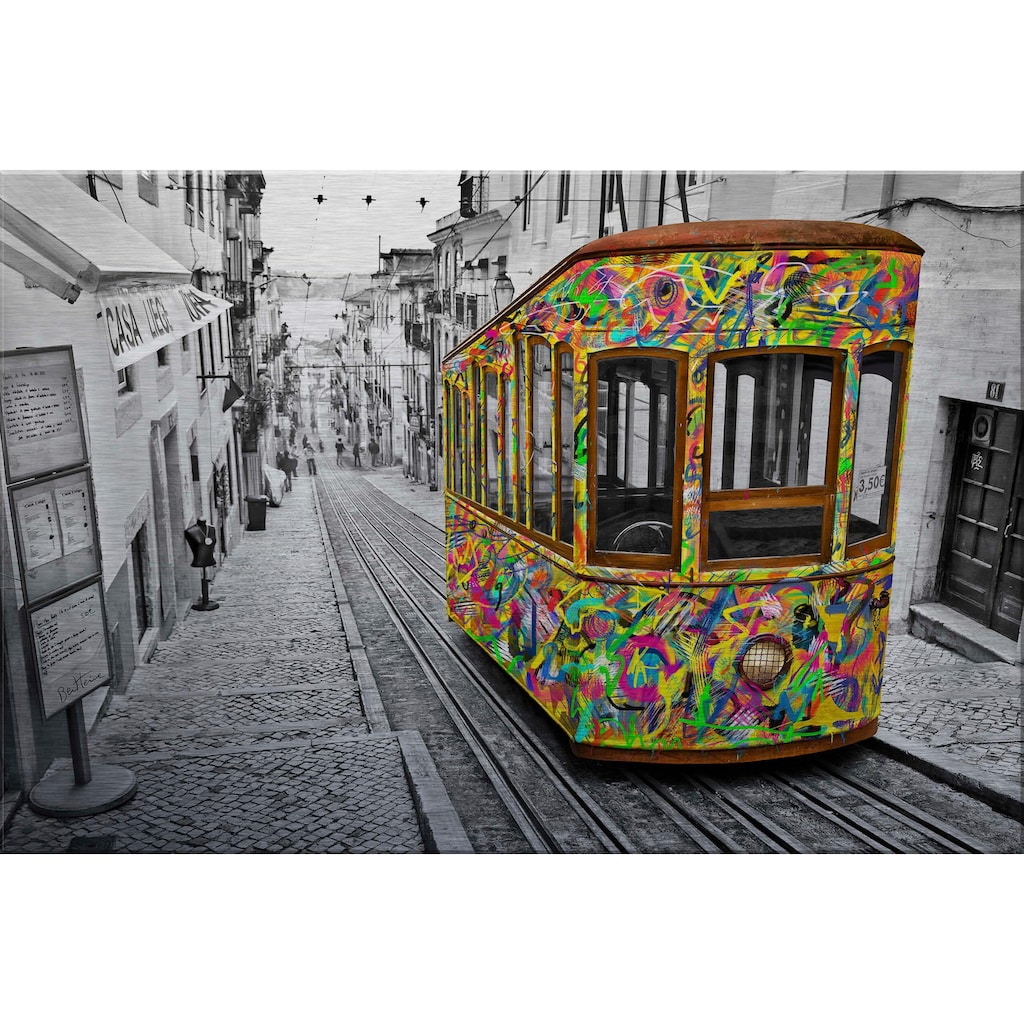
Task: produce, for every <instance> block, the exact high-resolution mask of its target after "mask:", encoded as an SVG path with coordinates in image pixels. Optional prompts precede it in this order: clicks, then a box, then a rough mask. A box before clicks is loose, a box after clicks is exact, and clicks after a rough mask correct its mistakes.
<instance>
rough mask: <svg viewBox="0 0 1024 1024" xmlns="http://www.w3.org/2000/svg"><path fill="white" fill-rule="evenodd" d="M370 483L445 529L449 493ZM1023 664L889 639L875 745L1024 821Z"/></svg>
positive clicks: (383, 472)
mask: <svg viewBox="0 0 1024 1024" xmlns="http://www.w3.org/2000/svg"><path fill="white" fill-rule="evenodd" d="M367 479H369V481H370V482H371V483H372V484H374V485H375V486H376V487H377V488H379V489H380V490H382V491H383V492H384V493H385V494H387V495H389V496H390V497H391V498H392V499H393V500H394V501H396V502H398V503H399V504H401V505H404V506H405V507H407V508H409V509H411V510H412V511H414V512H416V513H418V514H419V515H421V516H423V517H424V518H425V519H428V520H430V521H431V522H433V523H436V524H437V525H440V526H443V525H444V495H443V493H442V492H439V491H431V490H430V489H429V488H428V487H427V486H426V485H425V484H418V483H415V482H414V481H412V480H407V479H406V478H404V477H403V476H402V472H401V470H400V469H378V470H377V471H376V472H373V473H369V474H367ZM1021 729H1022V724H1021V666H1020V665H1010V664H1007V663H1006V662H1001V661H995V662H984V663H978V662H973V661H970V660H969V659H968V658H966V657H964V656H963V655H960V654H957V653H956V652H955V651H951V650H948V649H947V648H945V647H942V646H940V645H939V644H937V643H929V642H927V641H925V640H922V639H920V638H918V637H916V636H911V635H909V634H903V635H891V636H890V637H889V642H888V648H887V651H886V664H885V677H884V682H883V684H882V713H881V717H880V719H879V728H878V733H877V736H876V742H877V743H878V744H881V745H884V746H885V747H886V749H887V750H888V751H889V752H890V753H892V754H893V755H894V756H896V757H898V758H899V759H900V760H903V761H906V762H908V763H911V764H913V765H914V766H915V767H918V768H919V769H921V770H922V771H924V772H925V773H926V774H928V775H930V776H932V777H933V778H938V779H941V780H942V781H944V782H948V783H950V784H951V785H956V786H958V787H959V788H961V789H966V790H967V791H968V792H971V793H972V794H974V795H975V796H978V797H979V798H981V799H984V800H986V801H987V802H988V803H990V804H991V805H993V806H996V807H998V808H999V809H1000V810H1003V811H1004V812H1006V813H1008V814H1013V815H1016V816H1018V817H1021V816H1022V815H1024V803H1022V793H1021V758H1022V750H1024V743H1022V739H1024V737H1022V732H1021Z"/></svg>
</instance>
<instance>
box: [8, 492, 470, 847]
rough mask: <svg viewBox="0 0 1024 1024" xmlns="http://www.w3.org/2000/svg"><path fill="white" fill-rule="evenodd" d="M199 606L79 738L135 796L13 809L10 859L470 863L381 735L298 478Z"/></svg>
mask: <svg viewBox="0 0 1024 1024" xmlns="http://www.w3.org/2000/svg"><path fill="white" fill-rule="evenodd" d="M196 591H197V595H196V596H197V597H198V591H199V574H198V572H197V575H196ZM210 597H211V600H213V601H216V602H218V603H219V608H217V609H215V610H212V611H205V612H201V611H195V610H192V611H190V612H189V614H188V615H187V616H186V618H185V620H184V621H183V622H180V623H179V624H178V626H177V627H176V628H175V630H174V632H173V633H172V635H171V638H170V639H169V640H167V641H164V642H163V643H161V644H160V645H159V646H158V648H157V651H156V653H155V655H154V657H153V659H152V661H151V662H150V663H149V664H147V665H142V666H139V668H137V669H136V671H135V673H134V674H133V676H132V679H131V682H130V684H129V686H128V688H127V692H126V693H125V694H123V695H119V696H115V697H114V698H113V699H112V701H111V703H110V706H109V707H108V709H107V712H106V714H105V715H104V716H103V718H102V719H101V720H100V721H99V723H98V724H97V726H96V728H95V729H94V731H93V733H92V735H91V736H90V737H89V753H90V761H91V763H93V764H118V765H122V766H124V767H126V768H129V769H131V770H132V771H133V772H134V773H135V775H136V778H137V782H138V792H137V794H136V796H135V797H134V798H133V799H132V800H130V801H129V802H128V803H126V804H124V805H123V806H122V807H119V808H117V809H115V810H112V811H107V812H105V813H103V814H98V815H93V816H90V817H84V818H77V819H75V818H72V819H55V818H45V817H41V816H38V815H36V814H35V813H34V812H33V811H32V810H31V809H30V808H29V807H28V806H26V805H22V807H20V808H19V809H18V811H17V813H16V814H15V816H14V818H13V820H12V821H11V823H10V825H9V827H8V828H7V829H6V830H5V836H4V841H3V851H4V852H7V853H21V852H24V853H32V852H38V853H44V852H45V853H50V852H65V851H67V850H69V848H72V844H73V846H74V848H75V849H82V848H86V849H94V850H103V851H108V850H109V851H111V852H118V853H120V852H131V853H180V852H204V851H209V852H217V853H235V852H308V853H317V852H323V853H424V852H439V853H446V852H462V853H471V852H472V848H471V847H470V844H469V841H468V839H467V837H466V835H465V832H464V831H463V829H462V826H461V823H460V822H459V821H458V818H457V816H456V814H455V811H454V808H453V807H452V805H451V803H450V801H449V799H448V795H447V793H446V791H445V789H444V787H443V785H442V783H441V781H440V778H439V777H438V775H437V772H436V769H435V767H434V764H433V762H432V760H431V758H430V756H429V754H428V752H427V750H426V747H425V746H424V744H423V740H422V738H421V737H420V735H419V734H418V733H415V732H391V731H390V729H389V726H388V724H387V719H386V717H385V714H384V709H383V706H382V704H381V701H380V696H379V694H378V693H377V691H376V684H375V681H374V679H373V674H372V671H371V670H370V667H369V665H368V663H367V662H366V659H365V655H363V650H362V641H361V639H360V637H359V634H358V629H357V627H356V624H355V620H354V618H353V616H352V614H351V609H350V607H349V604H348V598H347V596H346V594H345V591H344V587H343V585H342V582H341V577H340V574H339V573H338V568H337V565H336V563H335V562H334V556H333V552H332V551H331V549H330V546H329V545H328V544H327V543H326V537H325V534H324V533H323V532H322V529H321V521H320V517H319V513H318V509H317V498H316V494H315V491H314V489H313V487H312V480H311V479H310V478H309V477H307V476H305V475H303V476H300V477H299V479H298V480H297V481H296V482H295V486H294V490H293V491H292V492H291V493H289V494H286V495H285V498H284V502H283V504H282V506H281V507H280V508H268V509H267V528H266V530H265V531H262V532H258V531H254V532H247V533H246V534H245V535H244V536H243V538H242V540H241V541H240V543H239V544H238V545H237V546H236V548H235V550H234V551H233V552H232V553H231V555H230V557H229V558H228V559H227V560H226V561H225V563H224V565H223V567H222V568H221V569H220V570H219V571H218V572H217V576H216V578H215V580H214V582H213V584H212V586H211V590H210ZM69 767H70V761H58V762H56V763H55V764H54V765H52V766H51V768H50V771H54V770H57V769H60V768H64V769H67V768H69Z"/></svg>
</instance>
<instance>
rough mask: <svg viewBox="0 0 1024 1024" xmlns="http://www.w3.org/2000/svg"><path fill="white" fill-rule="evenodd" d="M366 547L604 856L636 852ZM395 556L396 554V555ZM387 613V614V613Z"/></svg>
mask: <svg viewBox="0 0 1024 1024" xmlns="http://www.w3.org/2000/svg"><path fill="white" fill-rule="evenodd" d="M335 486H337V485H335ZM324 489H325V490H329V489H330V487H329V485H328V484H327V483H326V481H325V482H324ZM339 490H340V488H339ZM348 496H349V497H350V498H351V492H349V495H348ZM330 497H331V504H332V507H333V508H334V510H335V514H336V515H337V516H338V518H339V522H340V521H341V519H342V513H341V506H340V505H339V504H338V502H337V501H336V500H335V498H334V496H333V494H332V495H330ZM352 507H353V510H355V509H358V511H360V512H361V513H362V514H363V515H364V516H365V517H366V519H367V520H368V523H370V524H371V525H372V516H371V515H367V512H366V509H367V508H371V509H375V508H376V506H374V505H371V504H369V503H365V502H360V503H359V504H356V503H355V502H353V503H352ZM350 518H351V515H350ZM343 525H344V524H343ZM353 528H354V529H356V530H357V531H358V533H359V535H360V536H361V537H362V539H363V540H364V541H366V542H368V541H370V539H371V538H370V537H368V536H367V534H366V533H365V531H364V530H362V529H361V528H359V527H358V525H357V524H355V522H354V519H353ZM345 529H346V534H348V535H349V537H350V539H351V531H350V530H349V529H348V528H347V527H346V528H345ZM378 532H379V531H378ZM368 547H369V548H370V549H371V550H374V553H375V555H376V558H377V560H378V562H379V563H380V565H381V567H382V568H383V569H384V570H386V572H387V573H388V574H389V575H390V576H391V578H392V580H393V582H394V585H395V586H396V587H397V588H398V590H399V591H400V592H401V593H402V595H403V596H404V597H405V599H406V600H407V601H408V603H409V606H410V607H411V608H412V610H413V611H414V612H415V614H416V615H417V616H418V618H419V619H420V621H421V622H422V623H424V624H425V625H426V626H427V627H428V629H429V630H430V631H431V632H432V633H433V634H434V638H435V641H436V642H438V643H439V644H440V645H441V646H442V648H444V649H445V650H446V651H447V653H448V655H449V657H451V658H452V659H453V660H454V661H455V662H456V663H457V665H458V667H459V669H460V670H461V671H462V673H463V675H464V677H465V678H466V680H467V681H468V682H469V683H470V684H471V685H472V686H473V687H474V688H475V689H476V691H477V692H478V694H480V696H482V697H483V698H484V699H485V701H486V702H487V703H488V705H489V707H490V708H491V710H492V712H494V713H496V714H497V715H498V717H499V720H500V721H502V723H503V724H504V725H505V727H506V728H508V729H510V730H511V731H512V732H513V734H514V735H515V736H516V738H517V740H518V741H519V743H520V745H521V747H522V748H523V750H524V751H525V752H526V753H527V754H528V755H529V756H530V758H531V759H532V760H533V761H534V763H535V764H537V766H538V767H539V768H540V769H541V770H542V771H543V772H544V773H545V775H546V777H547V778H548V780H549V781H550V782H551V783H552V785H553V786H554V787H555V788H556V790H557V791H558V792H559V794H560V795H561V796H562V798H563V799H564V800H565V801H566V803H567V804H568V805H569V807H571V808H572V810H573V811H574V812H575V813H576V815H577V816H578V817H579V818H580V820H581V821H582V822H583V823H584V824H585V825H587V827H588V828H590V830H591V831H592V832H593V833H594V834H595V835H596V836H597V838H598V839H599V841H600V842H601V844H602V846H603V847H604V848H605V849H606V850H608V851H609V852H624V853H635V852H637V850H636V847H635V846H634V844H633V843H632V841H631V840H630V839H629V838H628V837H627V836H626V835H625V833H624V832H623V831H622V830H621V829H620V828H619V827H618V826H617V825H616V824H615V823H614V822H613V821H612V820H611V819H610V817H609V816H608V815H607V814H605V812H604V811H603V809H602V808H600V807H599V806H598V805H597V804H596V803H595V802H594V801H593V800H592V799H591V798H590V797H589V795H587V794H586V793H585V791H583V790H581V789H580V787H578V786H577V785H576V784H575V783H573V782H571V781H570V780H569V779H567V778H565V776H564V775H563V773H562V772H561V771H560V770H559V768H558V767H557V765H556V764H555V763H554V761H553V759H552V758H551V757H550V756H549V755H548V753H547V752H546V751H545V750H544V749H543V747H542V746H541V745H540V744H539V743H538V742H537V740H536V738H535V737H534V736H533V734H532V733H531V732H530V730H528V729H527V728H525V727H524V726H523V724H522V723H521V721H520V720H519V719H518V717H517V716H515V715H514V714H513V713H512V712H510V711H509V709H508V708H507V707H506V706H505V705H504V704H502V703H501V702H500V701H498V700H497V699H496V698H495V696H494V694H493V692H492V690H491V689H490V687H489V686H487V685H486V682H485V681H483V680H482V678H481V677H480V674H479V672H478V671H477V670H476V668H475V667H474V666H473V665H472V664H471V663H470V662H469V661H468V659H466V657H465V656H464V655H463V653H462V652H461V651H459V650H458V648H457V647H456V646H455V645H454V644H453V643H452V641H451V639H450V638H449V637H447V636H446V635H445V634H444V632H443V631H442V630H441V629H440V628H439V627H438V625H437V623H436V622H435V621H434V620H433V619H432V618H430V617H429V616H428V615H426V614H424V612H423V610H422V608H421V606H420V602H418V601H417V600H416V599H415V597H414V596H413V595H412V594H411V593H410V592H409V590H408V588H407V587H406V586H405V584H404V583H403V581H402V580H401V579H399V577H398V575H397V573H396V572H395V570H394V569H393V568H392V567H391V566H390V565H388V564H387V562H386V561H385V560H384V558H383V557H382V556H381V555H380V554H379V553H378V552H376V550H375V549H374V548H373V545H372V543H371V544H368ZM396 554H400V553H398V552H396ZM359 557H360V560H361V561H362V562H363V563H364V571H367V572H368V567H367V565H366V563H365V559H364V558H363V556H362V555H361V553H359ZM406 565H407V566H408V562H406ZM410 568H412V567H410ZM417 575H418V577H419V578H420V579H421V580H423V582H424V583H426V584H427V585H428V586H431V589H434V590H435V591H436V587H434V586H433V585H432V584H430V582H429V581H428V580H426V579H425V577H424V576H423V574H422V573H417ZM374 585H375V588H376V589H378V591H380V590H381V589H382V588H381V587H380V585H379V583H378V582H377V581H376V580H374ZM388 601H389V604H390V605H392V606H393V602H391V599H390V598H388ZM389 614H391V612H390V610H389ZM396 614H397V611H396ZM392 619H393V621H394V615H392ZM402 632H403V638H404V639H406V640H407V642H408V639H409V636H411V634H410V633H409V631H408V629H407V628H406V627H405V626H404V623H403V626H402ZM407 634H408V635H407ZM416 647H417V648H418V650H419V651H420V652H421V656H420V655H418V656H417V657H418V660H421V659H422V660H421V665H423V666H424V667H425V668H426V667H427V666H429V673H428V678H429V679H430V680H431V683H432V685H433V686H434V688H435V691H437V689H438V687H440V688H441V689H442V690H443V691H444V693H445V694H446V695H447V701H443V703H445V706H446V708H447V707H448V705H449V704H454V705H456V706H458V708H459V717H460V718H462V719H463V720H464V721H465V722H466V724H467V727H468V728H470V729H471V730H472V731H473V732H474V733H476V734H477V735H479V736H480V742H481V743H482V744H484V749H486V750H487V760H488V761H490V762H491V763H492V764H493V765H494V766H495V768H496V770H500V771H501V773H502V775H503V777H505V778H506V779H507V781H508V785H509V786H511V787H513V788H514V789H516V791H517V793H518V787H515V783H513V782H512V780H511V779H510V778H508V776H507V775H505V771H504V768H503V766H501V764H500V762H499V761H498V760H497V759H496V758H495V757H494V756H493V752H492V751H491V750H490V748H489V747H487V746H486V741H485V740H484V738H483V736H482V734H479V732H478V730H477V729H476V725H475V723H473V722H472V720H471V719H470V718H469V716H468V714H467V713H466V712H465V710H464V709H463V708H462V706H461V704H460V703H459V701H458V697H457V696H456V694H455V693H454V691H453V690H452V688H451V687H450V686H449V685H448V683H447V681H446V680H445V679H444V678H443V677H442V676H441V675H440V674H439V673H438V672H437V671H436V669H435V668H434V667H433V665H432V663H431V662H430V659H429V658H428V657H427V656H426V653H425V651H424V650H423V648H422V646H421V645H420V644H419V643H418V641H417V642H416ZM438 696H439V698H440V696H441V694H440V693H439V694H438ZM449 713H451V711H449ZM453 720H455V721H456V723H458V719H456V718H455V716H453ZM460 731H461V730H460ZM474 756H477V757H478V759H479V753H478V750H477V749H474ZM489 777H490V775H489ZM517 800H518V801H519V802H520V803H521V804H522V805H523V806H525V807H528V808H530V813H531V817H532V818H533V820H534V821H535V823H536V824H537V826H538V829H544V830H546V826H544V825H543V820H542V815H540V813H539V812H537V811H536V809H535V808H534V807H533V805H532V802H530V801H529V799H528V798H527V797H526V796H525V795H522V794H521V793H518V796H517ZM511 810H512V809H511V808H510V812H511ZM517 823H518V822H517ZM554 849H555V850H556V851H557V850H559V849H560V847H559V845H558V843H557V841H556V843H555V847H554Z"/></svg>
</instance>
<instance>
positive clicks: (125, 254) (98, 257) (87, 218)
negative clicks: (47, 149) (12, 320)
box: [0, 171, 231, 370]
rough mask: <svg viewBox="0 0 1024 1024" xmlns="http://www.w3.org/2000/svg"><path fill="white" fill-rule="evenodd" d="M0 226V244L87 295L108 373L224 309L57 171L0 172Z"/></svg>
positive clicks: (220, 301)
mask: <svg viewBox="0 0 1024 1024" xmlns="http://www.w3.org/2000/svg"><path fill="white" fill-rule="evenodd" d="M0 227H2V229H3V234H2V236H0V241H3V242H5V244H6V243H7V240H8V239H13V240H14V242H15V243H17V244H18V245H19V246H21V248H22V249H24V250H28V251H29V252H30V253H31V254H32V255H33V256H36V257H41V258H43V259H45V260H47V261H48V262H49V264H50V265H52V266H53V267H54V268H55V269H56V270H57V271H58V272H59V273H60V274H64V275H67V276H68V277H69V278H70V283H69V287H71V286H73V287H74V288H79V289H81V290H82V291H87V292H93V293H94V294H95V296H96V302H97V305H98V312H97V313H96V318H97V319H98V320H99V321H100V325H99V326H100V335H101V338H102V339H103V340H102V343H103V344H104V345H107V346H109V351H110V359H111V364H112V365H113V367H114V369H115V370H120V369H123V368H124V367H126V366H130V365H131V364H132V363H137V362H138V361H139V360H140V359H144V358H145V357H146V356H148V355H151V354H152V353H153V352H155V351H156V350H157V349H159V348H163V346H164V345H166V344H168V343H169V342H171V341H174V340H176V339H178V338H181V337H183V336H184V335H186V334H188V333H190V332H191V331H198V330H199V329H200V328H201V327H204V326H205V325H206V324H208V323H210V322H211V321H213V320H216V319H217V317H219V316H220V315H221V314H222V313H223V312H224V310H226V309H230V308H231V303H230V302H225V301H224V300H223V299H219V298H215V297H214V296H212V295H207V294H206V293H205V292H201V291H200V290H199V289H198V288H195V287H193V286H192V284H191V280H192V274H191V273H190V271H189V270H188V269H187V268H186V267H184V266H182V264H180V263H179V262H178V261H177V260H175V259H172V258H171V257H170V256H168V255H167V253H165V252H164V251H163V249H161V248H159V247H158V246H156V245H154V244H153V243H152V242H151V241H150V240H149V239H148V238H146V237H145V236H144V235H141V234H139V232H138V231H136V230H135V229H134V228H133V227H130V226H129V225H128V224H126V223H125V222H124V221H123V220H121V219H120V218H118V217H117V216H115V215H114V214H113V213H111V212H110V211H109V210H108V209H106V208H105V207H104V206H102V205H101V204H100V203H98V202H96V200H94V199H92V198H91V197H90V196H88V195H87V194H86V193H85V192H83V191H82V190H81V189H80V188H79V187H78V186H77V185H75V184H74V183H73V182H72V181H70V180H69V179H68V178H66V177H64V175H63V174H58V173H56V172H53V171H33V172H18V173H11V172H0ZM22 259H23V260H24V257H22ZM5 262H7V263H8V264H9V265H15V264H16V261H14V260H12V259H8V260H5ZM31 264H32V260H31V259H29V260H28V262H26V263H25V268H26V272H28V273H30V274H34V275H35V276H36V278H37V279H38V273H37V271H36V270H35V269H33V267H32V266H31ZM36 266H37V267H38V265H36ZM16 269H17V266H16ZM38 270H39V272H42V273H48V271H46V269H45V268H44V267H39V268H38ZM58 276H59V275H54V279H57V277H58ZM50 290H51V291H55V292H57V293H59V290H58V289H56V288H54V287H50ZM76 294H77V293H76ZM62 297H65V298H66V297H67V296H66V295H64V296H62ZM70 301H74V299H73V298H71V299H70Z"/></svg>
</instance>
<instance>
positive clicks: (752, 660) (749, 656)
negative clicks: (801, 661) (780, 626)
mask: <svg viewBox="0 0 1024 1024" xmlns="http://www.w3.org/2000/svg"><path fill="white" fill-rule="evenodd" d="M788 661H789V653H788V651H787V649H786V645H785V643H784V642H783V641H782V640H781V639H780V638H779V637H777V636H759V637H755V638H754V639H753V640H751V641H750V643H749V644H747V646H746V649H745V650H744V651H743V653H742V654H741V655H740V658H739V661H738V662H737V663H736V667H737V668H738V669H739V671H740V675H742V676H743V678H744V679H746V680H747V681H748V682H751V683H753V684H754V685H755V686H759V687H760V688H761V689H762V690H767V689H768V687H769V686H771V685H772V683H773V682H775V680H776V679H778V677H779V676H780V675H781V674H782V673H783V672H784V671H785V669H786V664H787V663H788Z"/></svg>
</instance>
